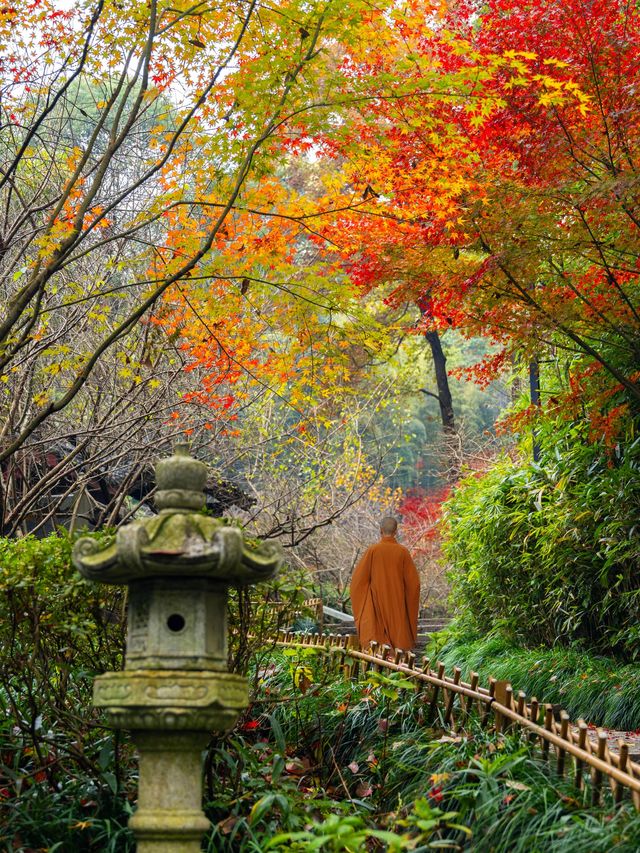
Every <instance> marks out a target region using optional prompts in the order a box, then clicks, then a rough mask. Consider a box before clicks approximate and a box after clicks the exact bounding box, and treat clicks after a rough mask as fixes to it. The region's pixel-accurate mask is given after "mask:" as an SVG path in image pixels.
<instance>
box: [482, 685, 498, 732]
mask: <svg viewBox="0 0 640 853" xmlns="http://www.w3.org/2000/svg"><path fill="white" fill-rule="evenodd" d="M495 693H496V680H495V678H493V677H492V676H490V677H489V701H488V702H487V704H486V705H485V708H484V714H483V715H482V721H481V725H482V727H483V728H484V727H485V726H486V725H487V724H488V722H489V717H490V715H491V706H492V705H493V700H494V699H495Z"/></svg>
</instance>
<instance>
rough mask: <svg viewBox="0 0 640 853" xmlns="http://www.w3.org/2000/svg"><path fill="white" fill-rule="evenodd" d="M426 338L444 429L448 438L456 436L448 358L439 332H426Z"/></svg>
mask: <svg viewBox="0 0 640 853" xmlns="http://www.w3.org/2000/svg"><path fill="white" fill-rule="evenodd" d="M425 338H426V339H427V341H428V342H429V346H430V347H431V355H432V356H433V366H434V369H435V372H436V385H437V388H438V404H439V405H440V417H441V418H442V429H443V431H444V433H445V435H447V436H450V435H455V434H456V422H455V416H454V413H453V401H452V399H451V389H450V388H449V377H448V376H447V357H446V356H445V354H444V352H443V350H442V343H441V341H440V335H439V334H438V333H437V332H435V331H432V332H425Z"/></svg>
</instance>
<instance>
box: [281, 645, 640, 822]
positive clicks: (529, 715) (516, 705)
mask: <svg viewBox="0 0 640 853" xmlns="http://www.w3.org/2000/svg"><path fill="white" fill-rule="evenodd" d="M278 642H279V643H281V644H284V645H301V646H313V647H315V648H319V649H325V650H326V651H327V653H328V654H330V655H332V657H333V665H334V666H335V668H336V670H337V671H338V670H340V671H342V672H343V673H344V675H346V676H347V677H351V678H362V677H365V676H366V673H367V672H368V671H370V670H374V671H377V672H381V671H382V670H383V669H387V670H391V671H392V672H400V673H402V675H403V676H404V677H405V678H408V679H412V680H413V681H415V682H416V690H417V691H418V692H421V693H425V697H424V701H425V702H426V703H427V704H428V705H429V707H430V711H431V715H432V718H433V719H435V718H436V716H437V715H438V714H440V717H441V721H442V723H443V724H444V725H445V726H449V727H450V728H451V729H453V730H454V731H459V730H462V729H463V727H464V724H465V722H466V721H467V720H468V719H469V717H470V715H471V714H472V713H474V712H476V713H477V714H478V717H479V719H480V721H481V723H482V724H483V725H485V726H486V725H488V724H489V722H490V721H492V723H493V725H494V726H495V729H496V731H497V732H504V731H508V730H515V729H521V730H522V731H526V732H527V733H528V735H529V739H530V741H531V742H532V743H535V744H537V745H538V746H539V747H540V749H541V750H542V754H543V756H544V757H545V758H547V759H548V758H549V752H550V748H551V747H553V750H554V753H555V763H556V769H557V771H558V773H559V774H560V776H563V777H564V776H565V775H566V774H567V773H568V769H569V768H568V767H567V756H568V755H569V756H571V758H572V760H573V781H574V783H575V785H576V786H577V787H578V788H579V789H581V788H583V786H584V785H585V782H588V783H589V784H590V786H591V801H592V803H593V804H594V805H597V804H599V803H600V802H601V800H602V792H603V784H604V782H605V779H606V781H607V783H608V784H609V786H610V788H611V791H612V795H613V799H614V802H616V803H619V802H620V801H621V800H622V798H623V796H624V795H625V792H629V794H630V797H631V800H632V802H633V805H634V806H635V808H636V809H638V810H640V764H636V763H635V762H633V761H631V760H630V758H629V746H628V744H626V743H625V742H624V741H623V740H622V739H619V740H618V751H617V752H616V751H613V750H610V749H609V745H608V739H607V735H606V733H605V732H603V731H601V730H600V729H597V730H596V738H595V740H594V739H593V738H592V737H590V734H589V727H588V726H587V724H586V723H585V721H584V720H578V722H577V723H576V724H573V723H571V721H570V719H569V715H568V714H567V713H566V711H562V710H560V711H558V710H557V706H554V705H550V704H544V703H542V702H539V701H538V700H537V699H536V698H535V697H533V698H531V699H530V700H528V699H527V697H526V695H525V694H524V693H523V692H522V691H519V692H518V693H517V694H516V693H515V692H514V690H513V688H512V686H511V684H509V682H507V681H499V680H497V679H495V678H489V684H488V686H487V687H483V686H481V685H480V684H479V676H478V673H476V672H472V673H471V674H470V676H469V677H470V681H469V682H468V683H467V682H465V681H463V680H462V670H461V669H460V667H454V670H453V675H447V674H446V672H445V665H444V664H443V663H441V662H437V663H436V669H435V670H434V669H432V667H431V661H430V660H429V659H428V658H423V659H422V662H421V665H420V666H416V657H415V655H414V654H413V653H412V652H403V651H401V650H400V649H395V650H394V649H392V648H391V647H390V646H382V647H381V648H378V646H377V644H376V643H372V644H371V648H370V649H367V650H366V651H362V650H360V649H359V648H358V647H357V641H355V640H354V638H353V637H345V636H337V635H332V634H329V635H325V636H323V635H321V634H295V633H293V632H291V631H289V632H283V633H282V635H281V636H280V638H279V640H278Z"/></svg>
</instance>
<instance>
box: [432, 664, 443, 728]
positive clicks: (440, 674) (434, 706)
mask: <svg viewBox="0 0 640 853" xmlns="http://www.w3.org/2000/svg"><path fill="white" fill-rule="evenodd" d="M444 671H445V665H444V664H443V663H442V661H438V678H439V680H440V681H443V680H444ZM439 690H440V688H439V686H438V685H437V684H434V685H433V695H432V696H431V704H430V706H429V719H430V720H432V721H433V720H435V718H436V711H437V710H438V692H439Z"/></svg>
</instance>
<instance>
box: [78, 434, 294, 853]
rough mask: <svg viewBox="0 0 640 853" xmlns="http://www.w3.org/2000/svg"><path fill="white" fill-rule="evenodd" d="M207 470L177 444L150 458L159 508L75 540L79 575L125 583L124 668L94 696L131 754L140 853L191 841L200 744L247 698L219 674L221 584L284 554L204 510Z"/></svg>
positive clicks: (267, 570) (223, 627) (197, 827)
mask: <svg viewBox="0 0 640 853" xmlns="http://www.w3.org/2000/svg"><path fill="white" fill-rule="evenodd" d="M206 477H207V469H206V466H205V465H204V463H202V462H199V461H197V460H196V459H193V458H192V457H191V456H190V455H189V453H188V450H187V447H186V445H179V446H177V447H176V450H175V452H174V455H173V456H171V457H169V458H168V459H162V460H160V462H158V464H157V466H156V481H157V486H158V491H157V493H156V498H155V502H156V506H157V507H158V509H159V513H158V515H156V516H154V517H152V518H145V519H143V520H141V521H134V522H133V523H132V524H128V525H126V526H124V527H122V528H120V530H118V532H117V533H116V535H115V536H113V537H112V538H111V540H110V541H108V542H107V543H106V544H105V543H104V541H103V542H102V543H98V542H97V541H96V540H95V539H90V538H82V539H79V540H78V542H77V543H76V545H75V547H74V549H73V562H74V565H75V566H76V568H77V569H78V571H79V572H80V573H81V574H82V575H83V576H84V577H85V578H89V579H90V580H94V581H100V582H101V583H108V584H126V585H127V586H128V587H129V602H128V631H127V650H126V658H125V668H124V671H122V672H107V673H105V674H104V675H101V676H98V678H96V680H95V684H94V695H93V699H94V705H96V706H97V707H99V708H104V709H105V711H106V714H107V718H108V721H109V723H110V725H112V726H113V727H114V728H122V729H130V730H131V732H132V736H133V739H134V742H135V744H136V747H137V749H138V752H139V760H140V765H139V788H138V808H137V810H136V812H135V814H134V815H133V816H132V818H131V820H130V826H131V828H132V829H133V831H134V833H135V836H136V840H137V845H138V846H137V850H138V853H195V851H199V850H200V843H201V840H202V836H203V835H204V833H205V832H206V831H207V829H208V828H209V821H208V820H207V819H206V817H205V815H204V813H203V812H202V753H203V750H204V749H205V747H206V746H207V743H208V741H209V739H210V735H211V732H212V731H213V730H216V731H221V730H226V729H229V728H231V727H232V726H233V724H234V723H235V722H236V720H237V718H238V715H239V714H240V712H241V711H242V710H243V709H244V708H245V707H246V706H247V704H248V701H249V696H248V686H247V682H246V679H244V678H243V677H242V676H240V675H235V674H232V673H229V672H228V671H227V590H228V587H229V586H241V585H246V584H251V583H258V582H259V581H263V580H266V579H268V578H270V577H271V576H272V575H273V574H274V573H275V571H276V570H277V568H278V565H279V563H280V560H281V557H280V552H279V549H278V548H277V546H275V545H273V544H270V543H264V542H263V543H260V542H252V543H251V544H249V543H248V542H247V540H246V539H245V538H244V537H243V534H242V532H241V530H239V529H238V528H236V527H230V526H227V525H226V524H225V523H224V521H222V520H220V519H215V518H211V517H209V516H206V515H204V514H203V513H202V510H203V509H204V505H205V495H204V492H203V489H204V485H205V481H206Z"/></svg>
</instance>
